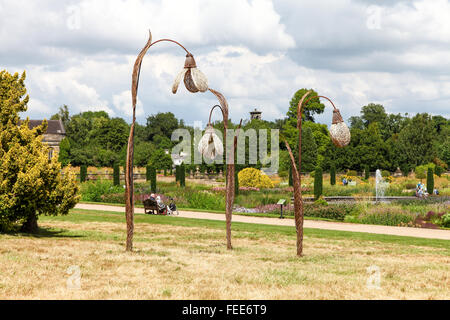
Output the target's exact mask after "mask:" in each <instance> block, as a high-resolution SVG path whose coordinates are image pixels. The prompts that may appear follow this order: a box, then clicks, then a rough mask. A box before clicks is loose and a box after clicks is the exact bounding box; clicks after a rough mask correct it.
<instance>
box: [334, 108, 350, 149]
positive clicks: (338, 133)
mask: <svg viewBox="0 0 450 320" xmlns="http://www.w3.org/2000/svg"><path fill="white" fill-rule="evenodd" d="M330 136H331V140H332V141H333V143H334V144H335V145H336V146H337V147H340V148H342V147H345V146H346V145H348V144H349V143H350V130H349V129H348V127H347V125H346V124H345V122H344V120H343V119H342V116H341V113H340V112H339V110H338V109H334V111H333V123H332V125H331V128H330Z"/></svg>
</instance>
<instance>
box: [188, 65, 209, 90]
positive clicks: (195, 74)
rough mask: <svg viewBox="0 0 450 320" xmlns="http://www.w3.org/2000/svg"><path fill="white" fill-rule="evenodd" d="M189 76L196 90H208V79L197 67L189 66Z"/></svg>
mask: <svg viewBox="0 0 450 320" xmlns="http://www.w3.org/2000/svg"><path fill="white" fill-rule="evenodd" d="M191 76H192V80H193V81H194V84H195V86H196V87H197V89H198V91H200V92H206V90H208V79H207V78H206V76H205V75H204V74H203V72H201V71H200V70H198V69H197V68H191Z"/></svg>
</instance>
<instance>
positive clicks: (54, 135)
mask: <svg viewBox="0 0 450 320" xmlns="http://www.w3.org/2000/svg"><path fill="white" fill-rule="evenodd" d="M42 121H43V120H30V121H29V122H28V127H29V128H30V129H33V128H35V127H37V126H40V125H41V124H42ZM47 123H48V127H47V131H46V132H45V133H44V138H43V139H42V142H44V143H46V144H47V145H48V146H49V147H50V151H49V155H48V157H49V159H51V158H52V157H53V156H54V155H55V154H57V153H58V152H59V144H60V142H61V140H62V139H64V138H65V136H66V130H65V129H64V125H63V123H62V121H61V120H47Z"/></svg>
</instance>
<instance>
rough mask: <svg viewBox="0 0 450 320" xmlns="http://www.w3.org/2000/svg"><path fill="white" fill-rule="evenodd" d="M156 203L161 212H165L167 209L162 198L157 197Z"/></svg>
mask: <svg viewBox="0 0 450 320" xmlns="http://www.w3.org/2000/svg"><path fill="white" fill-rule="evenodd" d="M156 203H157V204H158V209H159V212H161V213H162V212H164V209H166V205H165V204H164V202H162V200H161V197H160V196H157V197H156Z"/></svg>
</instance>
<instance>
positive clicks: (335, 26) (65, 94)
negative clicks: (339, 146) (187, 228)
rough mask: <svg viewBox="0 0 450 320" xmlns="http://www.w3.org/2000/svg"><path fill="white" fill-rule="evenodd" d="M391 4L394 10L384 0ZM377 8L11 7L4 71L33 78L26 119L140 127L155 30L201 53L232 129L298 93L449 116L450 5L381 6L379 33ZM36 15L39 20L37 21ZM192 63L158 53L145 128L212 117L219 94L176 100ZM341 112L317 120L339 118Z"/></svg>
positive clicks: (293, 0)
mask: <svg viewBox="0 0 450 320" xmlns="http://www.w3.org/2000/svg"><path fill="white" fill-rule="evenodd" d="M383 3H385V2H383ZM370 5H371V2H370V1H366V2H365V1H361V0H360V1H356V0H353V1H352V0H343V1H331V0H330V1H320V2H317V1H313V0H302V1H298V0H284V1H270V0H231V1H225V0H217V1H213V2H212V1H206V0H192V1H189V2H186V1H164V0H161V1H144V0H114V1H111V0H108V1H106V0H95V1H94V0H82V1H79V2H73V1H71V0H67V1H58V2H55V1H51V0H41V1H39V2H29V1H25V0H16V1H12V0H11V1H9V0H0V37H1V39H2V46H1V47H0V69H3V68H7V69H8V70H9V71H10V72H14V71H23V70H27V75H28V78H27V81H26V83H27V87H28V91H29V94H30V97H31V101H30V108H29V111H28V112H27V114H29V115H32V116H33V117H36V118H44V117H49V116H50V115H51V114H53V113H56V112H57V111H58V108H59V106H61V105H62V104H67V105H69V108H70V111H71V113H72V114H74V113H77V112H81V111H85V110H106V111H107V112H109V113H110V114H111V116H121V117H125V118H127V120H128V121H129V120H130V115H131V94H130V87H131V72H132V67H133V64H134V61H135V59H136V55H137V53H138V52H139V50H140V49H141V48H142V46H143V45H144V43H145V41H146V40H147V35H148V34H147V32H148V31H147V30H148V28H152V32H153V36H154V40H156V39H159V38H163V37H164V38H166V37H167V38H174V39H176V40H179V41H180V42H182V43H183V44H184V45H185V46H186V47H187V48H188V49H189V50H190V51H192V52H193V53H194V54H195V58H196V61H197V65H198V67H199V69H200V70H202V71H203V72H204V73H205V74H206V75H207V77H208V79H209V84H210V86H211V87H212V88H215V89H217V90H219V91H221V92H222V93H223V94H224V95H225V96H226V97H227V98H228V100H229V104H230V116H231V117H232V118H233V121H236V120H238V119H239V118H244V119H247V118H248V116H249V115H248V112H249V111H250V110H251V109H252V108H254V107H257V108H259V109H261V110H262V111H263V118H265V119H274V118H279V117H282V116H283V115H284V114H285V113H286V111H287V109H288V107H289V101H290V99H291V98H292V96H293V94H294V93H295V91H296V90H298V89H300V88H303V87H307V88H313V89H315V90H316V91H318V92H319V93H320V94H323V95H326V96H329V97H330V98H331V99H332V100H333V101H334V102H335V103H336V104H337V105H338V106H341V111H342V113H343V115H344V117H349V116H351V115H357V114H359V110H360V108H361V106H363V105H365V104H367V103H369V102H379V103H384V104H385V107H386V109H387V110H388V111H392V112H410V113H411V112H424V111H427V112H430V113H441V114H442V115H444V116H446V117H449V116H450V114H449V111H448V110H449V108H448V107H446V106H448V103H450V85H449V83H450V79H449V77H448V74H450V54H449V51H448V44H449V42H450V16H449V12H450V1H444V0H436V1H425V0H415V1H399V2H397V3H395V2H394V1H392V3H391V4H390V5H383V4H379V7H380V8H381V9H382V11H381V12H382V14H381V16H380V19H381V20H380V29H379V30H378V29H369V28H367V18H368V16H367V15H368V12H367V8H368V7H369V6H370ZM36 12H39V14H38V15H37V14H36ZM183 64H184V52H183V51H182V50H179V48H177V47H176V46H174V45H173V44H168V43H166V44H160V45H157V46H155V47H152V48H151V49H150V50H149V53H148V55H147V56H146V57H145V59H144V61H143V64H142V70H141V78H140V85H139V94H138V96H139V103H138V109H137V114H138V120H140V122H142V121H143V119H144V117H146V116H148V115H150V114H153V113H156V112H166V111H171V112H173V113H175V115H176V116H177V117H179V118H184V119H185V120H186V122H187V123H192V122H194V121H195V120H203V121H204V122H205V121H206V117H207V115H208V110H209V108H210V107H212V106H213V105H214V104H216V103H217V101H216V100H215V97H214V96H213V95H211V94H209V93H208V94H191V93H188V92H187V91H186V90H185V89H184V88H183V89H181V90H180V91H179V93H177V94H176V95H173V94H172V93H171V85H172V81H173V80H174V78H175V75H176V74H177V73H178V72H179V71H180V70H181V68H182V67H183ZM329 112H330V111H329V110H327V111H326V113H325V114H324V115H321V116H319V117H318V119H319V120H320V121H324V122H326V123H328V122H329V119H330V118H331V116H330V113H329Z"/></svg>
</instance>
